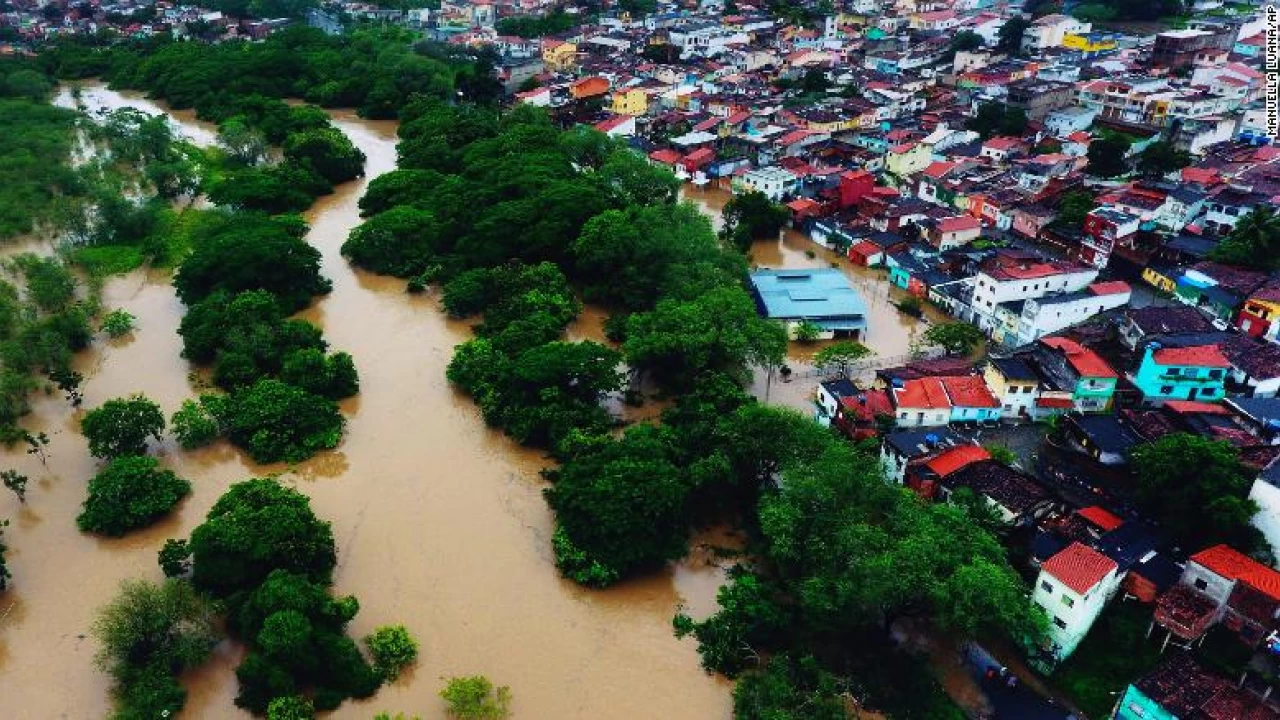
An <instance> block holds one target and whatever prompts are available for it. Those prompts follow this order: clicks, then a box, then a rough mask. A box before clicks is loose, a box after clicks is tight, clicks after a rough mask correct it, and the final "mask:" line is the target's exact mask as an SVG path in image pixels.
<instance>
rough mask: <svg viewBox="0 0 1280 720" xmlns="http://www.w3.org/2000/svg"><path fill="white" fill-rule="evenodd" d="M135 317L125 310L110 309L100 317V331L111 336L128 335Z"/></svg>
mask: <svg viewBox="0 0 1280 720" xmlns="http://www.w3.org/2000/svg"><path fill="white" fill-rule="evenodd" d="M135 319H136V318H134V317H133V315H132V314H130V313H129V312H128V311H127V310H112V311H111V312H109V313H107V315H106V317H104V318H102V332H104V333H106V334H107V335H109V336H111V337H113V338H118V337H121V336H124V335H128V334H129V333H130V332H132V331H133V328H134V320H135Z"/></svg>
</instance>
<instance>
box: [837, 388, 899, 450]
mask: <svg viewBox="0 0 1280 720" xmlns="http://www.w3.org/2000/svg"><path fill="white" fill-rule="evenodd" d="M893 422H894V415H893V401H892V400H890V399H889V393H887V392H885V391H884V390H866V391H863V392H859V393H858V394H857V395H853V396H848V395H846V396H844V397H842V398H840V400H839V408H838V409H837V410H836V416H835V418H834V419H833V424H834V425H835V426H836V427H838V428H840V430H842V431H843V432H844V434H845V435H847V436H848V437H849V438H851V439H853V440H865V439H867V438H873V437H876V436H877V435H879V434H880V431H881V428H883V427H884V426H885V425H886V424H888V425H890V426H892V424H893Z"/></svg>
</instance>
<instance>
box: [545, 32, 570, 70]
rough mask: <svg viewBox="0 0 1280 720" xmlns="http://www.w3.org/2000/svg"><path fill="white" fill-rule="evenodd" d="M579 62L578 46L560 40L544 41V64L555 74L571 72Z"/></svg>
mask: <svg viewBox="0 0 1280 720" xmlns="http://www.w3.org/2000/svg"><path fill="white" fill-rule="evenodd" d="M577 60H578V46H577V45H575V44H573V43H569V42H563V41H560V40H551V39H547V40H543V41H542V63H543V64H544V65H546V67H547V69H548V70H551V71H553V72H565V71H568V70H571V69H572V68H573V66H574V65H575V64H577Z"/></svg>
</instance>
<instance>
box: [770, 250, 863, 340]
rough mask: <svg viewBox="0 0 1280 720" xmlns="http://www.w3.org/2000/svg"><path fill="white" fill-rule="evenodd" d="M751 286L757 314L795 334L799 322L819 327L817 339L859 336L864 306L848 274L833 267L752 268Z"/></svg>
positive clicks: (857, 337)
mask: <svg viewBox="0 0 1280 720" xmlns="http://www.w3.org/2000/svg"><path fill="white" fill-rule="evenodd" d="M751 287H752V291H753V293H754V295H755V300H756V307H757V308H758V309H759V311H760V313H761V314H762V315H763V316H765V317H767V318H769V319H771V320H778V321H780V322H782V323H783V324H784V325H785V326H786V328H787V332H788V333H790V334H791V335H793V336H794V335H795V333H796V330H797V329H798V327H799V326H800V325H801V323H806V322H807V323H811V324H813V325H816V326H817V327H818V329H819V333H818V339H823V340H830V339H833V338H847V339H851V340H858V339H861V338H862V336H863V335H864V334H865V333H866V331H867V307H866V304H864V303H863V301H862V298H861V297H860V296H859V295H858V292H857V291H856V290H854V289H853V283H852V282H850V280H849V277H848V276H847V275H845V274H844V273H843V272H841V271H840V270H837V269H835V268H814V269H812V270H755V271H752V273H751Z"/></svg>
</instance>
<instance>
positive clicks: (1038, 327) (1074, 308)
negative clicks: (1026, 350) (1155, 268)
mask: <svg viewBox="0 0 1280 720" xmlns="http://www.w3.org/2000/svg"><path fill="white" fill-rule="evenodd" d="M1130 295H1131V291H1130V289H1129V286H1128V285H1127V284H1125V283H1123V282H1119V281H1115V282H1107V283H1094V284H1093V285H1091V286H1089V288H1088V289H1086V290H1082V291H1080V292H1069V293H1063V294H1057V295H1049V296H1046V297H1041V298H1035V299H1028V300H1027V301H1026V302H1024V303H1023V305H1022V314H1021V316H1020V317H1019V318H1018V329H1017V333H1016V337H1015V338H1003V340H1005V341H1006V342H1009V341H1012V342H1016V343H1017V344H1018V345H1025V344H1027V343H1029V342H1034V341H1036V340H1039V339H1040V338H1042V337H1044V336H1045V335H1049V334H1052V333H1055V332H1058V331H1059V330H1063V329H1065V328H1069V327H1071V326H1072V325H1076V324H1079V323H1082V322H1084V321H1085V320H1088V319H1089V318H1091V317H1093V316H1094V315H1097V314H1098V313H1101V312H1106V311H1107V310H1114V309H1115V308H1118V307H1124V306H1125V305H1128V304H1129V297H1130Z"/></svg>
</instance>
